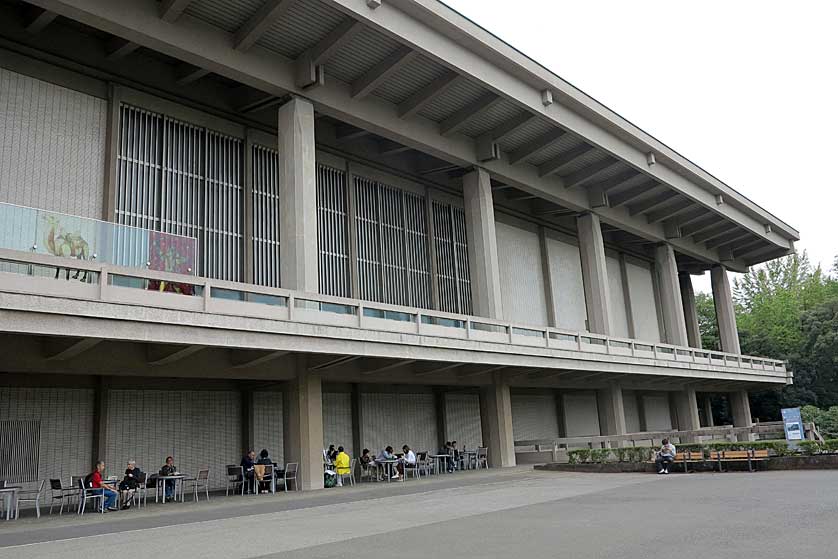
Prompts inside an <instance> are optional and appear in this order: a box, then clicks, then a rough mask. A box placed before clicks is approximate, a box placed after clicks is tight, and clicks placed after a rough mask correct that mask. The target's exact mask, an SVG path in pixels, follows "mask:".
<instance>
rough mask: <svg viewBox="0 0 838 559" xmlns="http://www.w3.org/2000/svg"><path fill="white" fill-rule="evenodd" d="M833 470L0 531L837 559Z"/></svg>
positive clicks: (58, 551) (538, 477) (153, 552)
mask: <svg viewBox="0 0 838 559" xmlns="http://www.w3.org/2000/svg"><path fill="white" fill-rule="evenodd" d="M836 482H838V472H833V471H813V472H759V473H755V474H748V473H725V474H690V475H678V474H673V475H670V476H656V475H650V474H574V473H555V472H534V471H532V470H531V469H528V468H523V467H522V468H516V469H511V470H502V471H490V472H466V473H462V474H459V475H453V476H440V477H438V478H433V479H430V480H422V481H419V482H416V481H410V482H408V483H404V484H402V483H398V484H397V483H392V484H364V485H363V486H357V487H355V488H343V489H332V490H326V491H319V492H315V493H297V494H289V495H285V494H282V495H277V496H261V497H244V498H242V497H235V498H232V497H231V498H224V497H219V498H213V499H212V501H211V502H210V503H205V502H201V503H199V504H197V505H196V504H194V503H189V502H187V503H186V504H182V505H181V504H176V505H166V506H165V507H163V506H158V507H149V508H148V509H147V510H145V511H137V510H134V511H127V512H119V513H110V514H106V515H104V516H99V515H96V514H88V515H85V517H84V518H79V517H77V516H76V515H72V514H71V515H66V514H65V515H64V516H62V517H61V518H58V517H56V516H55V515H53V517H47V518H42V519H41V520H35V519H34V518H28V517H27V518H24V519H22V520H21V521H19V522H16V523H3V524H0V558H6V557H8V558H12V557H14V558H19V557H27V558H41V557H43V558H59V557H60V558H62V559H72V558H76V557H79V558H82V557H83V558H89V557H93V556H105V555H107V556H113V557H131V558H146V557H148V558H159V557H165V556H172V557H201V558H206V559H213V558H218V559H244V558H257V557H258V558H282V559H285V558H297V557H299V558H303V557H305V558H327V557H335V558H338V557H340V558H345V557H358V556H386V555H398V556H399V557H410V558H412V557H422V558H428V557H442V556H445V555H451V556H470V557H515V556H526V557H551V558H552V557H573V558H588V557H590V558H610V557H614V558H617V557H619V558H634V557H637V558H649V557H656V556H672V555H673V554H675V555H679V556H682V555H683V556H690V555H709V556H716V557H739V558H748V557H759V558H762V559H766V558H773V557H778V558H779V557H783V558H787V557H807V559H809V558H817V557H824V558H826V557H834V556H835V552H834V550H833V549H832V542H833V536H834V529H835V528H834V527H835V526H836V524H838V483H836Z"/></svg>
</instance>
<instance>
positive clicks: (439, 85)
mask: <svg viewBox="0 0 838 559" xmlns="http://www.w3.org/2000/svg"><path fill="white" fill-rule="evenodd" d="M460 79H462V78H461V77H460V75H459V74H456V73H454V72H448V73H446V74H443V75H442V76H440V77H438V78H437V79H435V80H434V81H432V82H431V83H429V84H428V85H426V86H425V87H423V88H422V89H420V90H418V91H417V92H416V93H414V94H412V95H411V96H410V97H408V98H407V99H405V100H404V101H402V102H401V104H400V105H399V107H398V115H399V118H408V117H411V116H413V115H415V114H416V113H418V112H420V111H421V110H422V109H424V108H425V107H427V106H428V105H429V104H430V103H431V101H433V100H434V99H436V98H437V97H439V96H440V95H442V94H443V93H445V92H446V91H448V89H449V88H450V87H451V86H453V85H454V84H455V83H457V82H458V81H459V80H460Z"/></svg>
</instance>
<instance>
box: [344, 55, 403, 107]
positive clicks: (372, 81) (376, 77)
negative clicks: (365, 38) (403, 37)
mask: <svg viewBox="0 0 838 559" xmlns="http://www.w3.org/2000/svg"><path fill="white" fill-rule="evenodd" d="M414 58H416V52H415V51H413V50H411V49H410V48H408V47H401V48H400V49H398V50H397V51H396V52H394V53H393V54H391V55H390V56H388V57H387V58H385V59H384V60H382V61H381V62H379V63H378V64H376V65H375V66H373V67H372V68H370V70H369V71H367V73H366V74H364V75H363V76H361V77H360V78H358V79H357V80H355V81H354V82H353V83H352V98H353V99H360V98H363V97H366V96H367V95H369V94H370V93H372V92H373V91H375V90H376V89H378V87H379V86H380V85H381V84H383V83H384V82H386V81H387V80H388V79H389V78H390V76H392V75H393V74H395V73H396V72H398V71H399V70H401V69H402V68H404V67H405V66H406V65H407V64H408V63H409V62H410V61H411V60H413V59H414Z"/></svg>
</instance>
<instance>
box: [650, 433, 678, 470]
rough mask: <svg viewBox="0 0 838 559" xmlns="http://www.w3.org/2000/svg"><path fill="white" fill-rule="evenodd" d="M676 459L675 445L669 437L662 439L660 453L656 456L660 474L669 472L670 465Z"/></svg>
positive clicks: (656, 464)
mask: <svg viewBox="0 0 838 559" xmlns="http://www.w3.org/2000/svg"><path fill="white" fill-rule="evenodd" d="M674 461H675V445H674V444H671V443H670V442H669V439H664V440H662V441H661V448H660V450H658V455H657V457H656V458H655V466H656V467H657V469H658V473H659V474H668V473H669V465H670V464H672V462H674Z"/></svg>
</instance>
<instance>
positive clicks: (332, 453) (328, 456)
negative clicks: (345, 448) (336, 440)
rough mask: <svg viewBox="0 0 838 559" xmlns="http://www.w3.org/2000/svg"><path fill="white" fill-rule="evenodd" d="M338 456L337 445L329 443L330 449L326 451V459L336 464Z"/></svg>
mask: <svg viewBox="0 0 838 559" xmlns="http://www.w3.org/2000/svg"><path fill="white" fill-rule="evenodd" d="M337 457H338V451H337V450H335V445H333V444H330V445H329V450H327V451H326V461H327V462H328V463H329V464H334V463H335V458H337Z"/></svg>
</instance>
